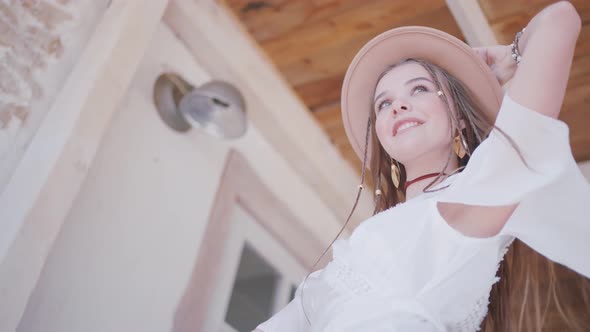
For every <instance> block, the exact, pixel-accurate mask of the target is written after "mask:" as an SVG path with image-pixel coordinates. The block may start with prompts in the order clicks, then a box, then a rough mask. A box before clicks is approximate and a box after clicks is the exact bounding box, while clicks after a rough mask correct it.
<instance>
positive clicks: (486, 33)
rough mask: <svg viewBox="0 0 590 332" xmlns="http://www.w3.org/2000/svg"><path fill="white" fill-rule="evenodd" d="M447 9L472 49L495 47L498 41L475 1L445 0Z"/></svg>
mask: <svg viewBox="0 0 590 332" xmlns="http://www.w3.org/2000/svg"><path fill="white" fill-rule="evenodd" d="M446 2H447V7H449V10H450V11H451V14H453V17H454V18H455V21H457V24H458V25H459V28H460V29H461V32H463V36H465V40H466V41H467V43H468V44H469V45H471V46H472V47H478V46H491V45H497V44H498V41H497V39H496V36H495V34H494V31H492V28H491V27H490V24H489V23H488V20H487V19H486V17H485V15H484V13H483V11H482V9H481V7H480V5H479V2H478V1H476V0H446Z"/></svg>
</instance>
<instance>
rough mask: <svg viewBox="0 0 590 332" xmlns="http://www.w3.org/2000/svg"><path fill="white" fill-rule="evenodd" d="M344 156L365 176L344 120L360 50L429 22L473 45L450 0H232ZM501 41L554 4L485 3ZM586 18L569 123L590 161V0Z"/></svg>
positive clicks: (580, 152)
mask: <svg viewBox="0 0 590 332" xmlns="http://www.w3.org/2000/svg"><path fill="white" fill-rule="evenodd" d="M226 2H227V5H228V7H230V8H231V10H232V11H233V12H234V14H235V15H236V16H237V17H238V18H239V20H240V21H241V22H242V23H243V24H244V26H245V27H246V29H247V30H248V31H249V32H250V34H251V35H252V36H253V37H254V39H255V40H256V41H257V42H258V43H259V44H260V46H261V47H262V48H263V49H264V50H265V51H266V53H267V54H268V56H269V57H270V60H271V61H272V62H273V63H274V65H275V66H276V67H277V68H278V69H279V71H280V72H281V73H282V74H283V76H284V77H285V79H286V80H287V81H288V82H289V83H290V85H291V86H292V87H293V90H294V91H295V92H296V93H297V95H299V97H300V98H301V99H302V100H303V102H304V103H305V104H306V105H307V106H308V108H309V109H310V111H311V112H312V113H313V115H314V116H315V118H316V119H317V120H318V122H319V123H320V125H321V126H322V127H323V128H324V129H325V130H326V132H327V134H328V136H329V137H330V139H331V141H332V142H333V143H334V145H335V146H336V147H337V148H338V150H339V151H340V152H341V153H342V154H343V156H344V157H345V158H346V159H347V160H348V161H350V162H351V163H352V165H353V166H354V167H355V168H356V169H358V170H359V171H360V162H359V160H358V159H357V157H356V155H355V154H354V152H353V150H352V148H351V147H350V145H349V144H348V140H347V138H346V135H345V133H344V128H343V126H342V120H341V116H340V105H339V104H340V89H341V85H342V80H343V78H344V74H345V72H346V68H347V67H348V65H349V63H350V62H351V61H352V58H353V57H354V55H355V54H356V52H357V51H358V50H359V49H360V48H361V47H362V46H363V45H364V44H365V43H366V42H367V41H369V40H370V39H371V38H372V37H374V36H376V35H377V34H379V33H381V32H383V31H385V30H388V29H391V28H394V27H398V26H403V25H425V26H430V27H434V28H437V29H441V30H444V31H447V32H448V33H451V34H453V35H454V36H456V37H458V38H460V39H462V40H465V39H464V37H463V35H462V33H461V31H460V29H459V27H458V25H457V23H456V22H455V20H454V18H453V16H452V15H451V13H450V11H449V9H448V8H447V6H446V3H445V1H444V0H412V1H391V0H374V1H367V0H266V1H248V0H227V1H226ZM479 2H480V5H481V7H482V9H483V11H484V13H485V15H486V17H487V19H488V20H489V22H490V24H491V26H492V29H493V31H494V32H495V34H496V37H497V39H498V41H500V42H502V43H510V42H511V41H512V38H513V36H514V33H515V32H516V31H518V30H519V29H521V28H522V27H523V26H524V25H525V24H526V23H527V22H528V21H529V19H530V18H531V17H532V16H533V15H534V14H535V13H536V12H538V11H539V10H540V9H541V8H542V7H544V6H546V5H547V4H549V3H551V2H552V1H548V0H534V1H533V0H493V1H492V0H480V1H479ZM572 2H573V3H574V5H575V6H576V8H578V10H579V11H580V13H581V15H582V18H583V20H584V26H583V31H582V34H581V38H580V41H579V43H578V47H577V50H576V58H575V61H574V64H573V69H572V77H571V79H570V85H569V87H568V92H567V95H566V101H565V107H564V109H563V111H562V119H563V120H564V121H566V122H567V123H568V124H569V125H570V128H571V140H572V148H573V151H574V156H575V157H576V160H578V161H583V160H590V111H589V107H588V106H589V105H590V9H589V8H590V1H588V0H574V1H572Z"/></svg>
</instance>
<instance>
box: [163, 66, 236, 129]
mask: <svg viewBox="0 0 590 332" xmlns="http://www.w3.org/2000/svg"><path fill="white" fill-rule="evenodd" d="M154 102H155V104H156V107H157V109H158V113H159V114H160V117H161V118H162V120H163V121H164V122H165V123H166V124H167V125H168V126H169V127H171V128H172V129H174V130H176V131H180V132H184V131H187V130H189V129H190V128H191V127H196V128H200V129H201V130H204V131H205V132H207V133H209V134H211V135H213V136H216V137H220V138H226V139H234V138H238V137H241V136H242V135H244V133H245V132H246V129H247V118H246V111H245V108H246V107H245V102H244V98H243V97H242V94H241V93H240V92H239V91H238V89H236V88H235V87H234V86H233V85H231V84H229V83H226V82H222V81H211V82H208V83H206V84H203V85H202V86H200V87H197V88H194V87H192V86H191V85H190V84H188V83H187V82H186V81H184V80H183V79H182V78H180V77H179V76H177V75H174V74H163V75H161V76H160V77H159V78H158V80H157V81H156V84H155V86H154Z"/></svg>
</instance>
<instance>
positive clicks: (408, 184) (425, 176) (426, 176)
mask: <svg viewBox="0 0 590 332" xmlns="http://www.w3.org/2000/svg"><path fill="white" fill-rule="evenodd" d="M438 174H440V173H429V174H426V175H422V176H419V177H417V178H415V179H414V180H411V181H406V184H405V186H404V190H405V191H407V190H408V187H409V186H410V185H411V184H413V183H414V182H418V181H420V180H424V179H427V178H431V177H433V176H437V175H438ZM443 175H447V174H446V173H443Z"/></svg>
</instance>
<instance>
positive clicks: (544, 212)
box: [436, 95, 590, 277]
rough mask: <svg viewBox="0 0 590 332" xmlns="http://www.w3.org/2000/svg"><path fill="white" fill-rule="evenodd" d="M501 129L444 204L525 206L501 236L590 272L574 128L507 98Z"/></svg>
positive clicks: (588, 209)
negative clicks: (571, 135)
mask: <svg viewBox="0 0 590 332" xmlns="http://www.w3.org/2000/svg"><path fill="white" fill-rule="evenodd" d="M496 126H497V127H499V128H500V129H502V130H503V131H504V132H505V133H506V134H508V135H509V136H510V137H511V138H512V139H513V141H514V142H515V143H516V145H517V146H518V148H519V149H520V152H521V153H522V156H523V158H524V160H525V161H526V162H527V163H528V166H530V169H529V168H527V166H526V165H525V164H524V163H523V162H522V161H521V158H520V157H519V155H518V153H517V152H516V151H515V150H514V149H513V147H512V145H511V144H510V142H509V141H508V140H507V139H505V137H504V136H503V135H501V134H500V133H499V132H498V130H497V129H495V128H494V129H493V130H492V131H491V133H490V135H489V136H488V138H487V139H485V140H484V141H483V142H482V143H481V144H480V145H479V146H478V148H477V149H475V151H474V152H473V153H472V155H471V158H470V160H469V163H468V165H467V166H466V167H465V169H464V170H463V172H462V173H461V174H460V175H458V176H457V178H456V180H454V181H453V182H452V183H451V185H450V187H448V188H447V189H445V190H443V191H442V193H441V194H440V195H439V196H438V197H437V199H436V200H437V201H439V202H453V203H462V204H468V205H480V206H499V205H511V204H515V203H519V205H518V207H517V208H516V210H515V211H514V213H513V214H512V216H511V217H510V218H509V220H508V221H507V223H506V224H505V225H504V228H503V229H502V231H501V233H503V234H508V235H512V236H515V237H517V238H519V239H520V240H521V241H523V242H525V243H526V244H527V245H529V246H530V247H531V248H533V249H535V251H537V252H539V253H541V254H542V255H544V256H546V257H547V258H549V259H551V260H553V261H556V262H558V263H561V264H563V265H566V266H568V267H569V268H571V269H573V270H575V271H577V272H578V273H581V274H583V275H585V276H586V277H590V257H589V253H590V241H589V240H588V239H589V238H590V184H589V183H588V181H587V180H586V178H585V177H584V176H583V174H582V173H581V171H580V168H579V167H578V165H577V164H576V162H575V160H574V157H573V155H572V151H571V147H570V144H569V127H568V126H567V124H566V123H564V122H563V121H561V120H558V119H554V118H551V117H548V116H545V115H543V114H541V113H539V112H536V111H534V110H530V109H528V108H526V107H524V106H523V105H520V104H518V103H517V102H515V101H514V100H512V99H511V98H510V97H509V96H508V95H505V96H504V100H503V102H502V106H501V108H500V111H499V113H498V116H497V118H496Z"/></svg>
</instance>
